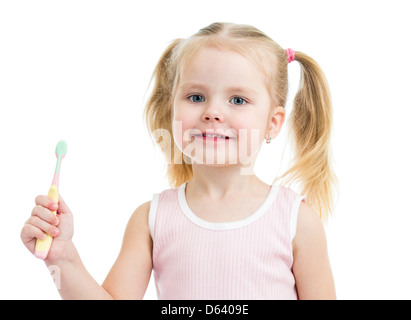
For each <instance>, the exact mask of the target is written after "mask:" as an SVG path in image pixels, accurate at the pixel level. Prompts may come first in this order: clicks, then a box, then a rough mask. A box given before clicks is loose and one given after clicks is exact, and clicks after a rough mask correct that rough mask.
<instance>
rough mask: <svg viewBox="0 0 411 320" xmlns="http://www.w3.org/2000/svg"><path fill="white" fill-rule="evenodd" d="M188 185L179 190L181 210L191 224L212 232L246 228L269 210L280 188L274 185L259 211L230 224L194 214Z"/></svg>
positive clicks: (184, 184) (183, 185)
mask: <svg viewBox="0 0 411 320" xmlns="http://www.w3.org/2000/svg"><path fill="white" fill-rule="evenodd" d="M186 185H187V182H186V183H183V184H182V185H181V186H180V187H179V189H178V202H179V204H180V207H181V210H182V211H183V213H184V214H185V215H186V217H187V218H188V219H190V220H191V222H193V223H195V224H196V225H198V226H200V227H202V228H205V229H210V230H232V229H237V228H241V227H244V226H246V225H248V224H250V223H251V222H254V221H255V220H257V219H258V218H260V217H261V216H262V215H263V214H264V213H265V212H266V211H267V210H268V208H269V207H270V206H271V204H272V203H273V201H274V199H275V198H276V195H277V193H278V186H276V185H272V186H271V189H270V192H269V194H268V196H267V198H266V199H265V200H264V202H263V204H262V205H261V206H260V207H259V208H258V209H257V211H255V212H254V213H253V214H252V215H250V216H248V217H247V218H245V219H243V220H238V221H230V222H210V221H206V220H203V219H201V218H199V217H198V216H197V215H196V214H195V213H194V212H192V211H191V209H190V207H189V206H188V204H187V199H186V195H185V189H186Z"/></svg>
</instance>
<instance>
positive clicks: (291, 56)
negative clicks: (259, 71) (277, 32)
mask: <svg viewBox="0 0 411 320" xmlns="http://www.w3.org/2000/svg"><path fill="white" fill-rule="evenodd" d="M285 52H286V53H287V57H288V63H290V62H293V61H294V55H295V51H294V50H293V49H290V48H288V49H286V50H285Z"/></svg>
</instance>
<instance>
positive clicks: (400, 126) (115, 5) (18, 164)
mask: <svg viewBox="0 0 411 320" xmlns="http://www.w3.org/2000/svg"><path fill="white" fill-rule="evenodd" d="M408 8H409V3H408V1H398V0H391V1H375V0H374V1H365V0H361V1H358V0H356V1H339V2H336V1H297V0H294V1H268V0H266V1H262V0H253V1H250V0H248V1H241V0H230V1H229V0H225V1H221V0H220V1H214V0H207V1H192V0H191V1H188V0H187V1H178V0H175V1H158V0H151V1H103V0H98V1H83V0H82V1H56V0H55V1H18V0H15V1H0V154H1V155H0V224H1V229H0V230H1V241H0V253H1V255H0V259H1V261H0V299H59V295H58V293H57V290H56V289H55V287H54V283H53V281H52V279H51V277H50V276H49V274H48V270H47V269H46V268H45V266H44V264H43V262H42V261H40V260H37V259H35V258H34V257H32V256H31V255H30V254H29V252H28V251H27V250H26V249H25V248H24V246H23V244H22V243H21V241H20V237H19V234H20V230H21V227H22V226H23V224H24V222H25V221H26V220H27V219H28V217H29V215H30V212H31V210H32V208H33V206H34V198H35V196H36V195H38V194H46V193H47V191H48V188H49V186H50V183H51V180H52V174H53V172H54V166H55V156H54V148H55V145H56V143H57V141H59V140H61V139H64V140H66V141H67V142H68V153H67V156H66V158H65V159H64V160H63V163H62V170H61V178H60V188H61V189H60V192H61V194H62V196H63V197H64V198H65V200H66V202H67V203H68V205H69V206H70V208H71V209H72V211H73V213H74V219H75V236H74V242H75V244H76V246H77V248H78V250H79V252H80V254H81V256H82V259H83V261H84V264H85V265H86V267H87V269H88V270H89V272H90V273H91V274H92V275H93V277H94V278H95V279H96V280H97V281H98V282H100V283H101V282H102V281H103V280H104V278H105V276H106V275H107V273H108V271H109V270H110V268H111V266H112V264H113V262H114V260H115V259H116V257H117V254H118V251H119V248H120V245H121V241H122V236H123V232H124V228H125V226H126V223H127V221H128V219H129V217H130V215H131V213H132V212H133V211H134V210H135V208H136V207H137V206H139V205H140V204H141V203H143V202H146V201H148V200H150V199H151V197H152V194H153V193H157V192H160V191H162V190H163V189H166V188H168V184H167V179H166V176H165V174H166V170H165V162H164V160H163V158H162V155H161V153H160V151H159V150H158V149H157V148H155V147H154V145H153V144H152V142H151V140H150V138H149V135H148V131H147V129H146V127H145V124H144V121H143V117H142V113H143V106H144V101H145V99H146V98H147V94H146V89H147V86H148V84H149V80H150V77H151V73H152V71H153V69H154V67H155V64H156V63H157V60H158V58H159V57H160V55H161V54H162V52H163V50H164V49H165V47H166V46H167V45H168V43H169V42H170V41H171V40H173V39H175V38H180V37H188V36H190V35H191V34H193V33H195V32H197V30H198V29H200V28H202V27H205V26H207V25H209V24H210V23H212V22H215V21H224V22H235V23H245V24H251V25H254V26H255V27H257V28H259V29H261V30H262V31H264V32H265V33H267V34H268V35H269V36H271V37H272V38H273V39H274V40H275V41H277V42H278V43H279V44H280V45H281V46H283V47H284V48H288V47H290V48H293V49H294V50H298V51H303V52H305V53H307V54H309V55H311V56H312V57H313V58H314V59H316V60H317V61H318V63H319V64H320V65H321V67H322V68H323V70H324V72H325V74H326V75H327V77H328V80H329V83H330V87H331V89H332V94H333V102H334V108H335V127H334V132H333V150H334V159H335V164H336V172H337V174H338V176H339V179H340V196H339V199H338V202H337V205H336V212H335V214H334V216H333V217H332V218H331V219H330V221H329V223H328V224H327V225H326V232H327V237H328V248H329V255H330V260H331V264H332V268H333V272H334V277H335V283H336V287H337V295H338V298H340V299H410V298H411V293H410V290H409V287H410V285H411V275H410V270H411V257H410V243H411V232H410V225H411V217H410V214H411V210H410V206H409V191H410V187H409V181H410V178H411V174H410V169H409V164H410V163H411V153H410V152H409V145H410V144H409V139H410V137H411V135H410V133H411V132H410V131H411V130H410V118H411V111H410V110H411V103H410V97H409V92H410V89H409V87H410V84H411V83H410V75H411V66H410V63H411V62H410V61H411V59H410V58H409V55H410V53H411V50H410V49H411V44H410V36H409V30H411V23H410V19H409V9H408ZM289 70H290V89H291V93H290V102H291V101H292V98H293V96H292V95H293V92H295V89H296V87H297V86H298V81H299V66H298V63H294V64H291V65H290V68H289ZM287 108H288V109H287V110H288V112H289V110H290V108H291V104H290V103H289V105H288V106H287ZM287 147H288V145H287V140H286V130H285V128H284V131H283V132H282V133H281V135H280V137H279V138H278V139H277V140H276V141H274V142H273V143H272V144H271V145H269V146H265V145H264V146H263V147H262V150H261V154H260V157H259V160H258V163H257V167H256V172H257V174H258V175H259V176H260V178H261V179H263V180H264V181H266V182H267V183H270V182H271V181H272V180H273V178H274V177H276V176H277V175H278V174H279V173H280V172H281V170H282V169H280V168H286V167H287V161H288V160H287V156H285V157H284V159H283V161H282V162H281V154H282V152H283V151H284V150H287ZM285 152H286V153H285V154H287V151H285ZM145 298H146V299H155V298H156V294H155V289H154V285H153V282H151V283H150V285H149V289H148V291H147V293H146V296H145Z"/></svg>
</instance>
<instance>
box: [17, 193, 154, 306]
mask: <svg viewBox="0 0 411 320" xmlns="http://www.w3.org/2000/svg"><path fill="white" fill-rule="evenodd" d="M55 209H56V208H54V207H53V202H52V201H51V199H50V198H48V197H47V196H38V197H37V198H36V207H35V208H34V209H33V211H32V215H31V217H30V218H29V220H28V221H27V222H26V224H25V226H24V227H23V229H22V231H21V239H22V241H23V243H24V245H25V246H26V247H27V249H29V251H30V252H31V253H33V254H34V246H35V242H36V239H37V238H40V239H41V238H42V237H43V235H44V232H47V233H49V234H53V235H54V236H55V238H54V240H53V243H52V246H51V248H50V252H49V254H48V256H47V258H46V259H45V263H46V265H47V266H48V267H49V268H51V267H52V270H53V272H54V277H55V279H56V280H57V279H58V281H56V284H57V285H58V290H59V293H60V295H61V297H62V298H63V299H114V298H140V297H142V296H143V295H144V291H145V289H146V287H147V284H148V281H149V278H150V274H151V248H152V243H151V238H150V235H149V231H148V223H147V219H148V212H149V209H150V202H146V203H145V204H143V205H141V206H140V207H139V208H137V209H136V211H135V212H134V213H133V215H132V217H131V218H130V221H129V223H128V225H127V228H126V232H125V235H124V241H123V246H122V249H121V251H120V255H119V257H118V259H117V261H116V262H115V264H114V266H113V268H112V270H111V271H110V273H109V275H108V277H107V279H106V281H105V282H104V284H103V286H100V285H99V284H98V283H97V282H96V281H95V280H94V279H93V278H92V276H91V275H90V274H89V273H88V272H87V270H86V268H85V267H84V265H83V263H82V261H81V258H80V256H79V254H78V252H77V250H76V248H75V246H74V244H73V242H72V240H71V239H72V236H73V218H72V213H71V211H70V209H69V208H68V207H67V205H66V203H65V202H64V200H63V199H62V198H61V197H60V201H59V205H58V208H57V209H58V211H57V213H58V215H57V218H56V217H55V216H54V214H52V212H51V211H52V210H55ZM57 227H58V228H57Z"/></svg>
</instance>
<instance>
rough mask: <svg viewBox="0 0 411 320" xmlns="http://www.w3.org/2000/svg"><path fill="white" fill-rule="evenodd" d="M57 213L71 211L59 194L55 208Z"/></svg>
mask: <svg viewBox="0 0 411 320" xmlns="http://www.w3.org/2000/svg"><path fill="white" fill-rule="evenodd" d="M57 213H59V214H65V213H71V210H70V208H69V207H68V206H67V204H66V202H65V201H64V199H63V198H62V197H61V195H60V194H59V207H58V209H57Z"/></svg>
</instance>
